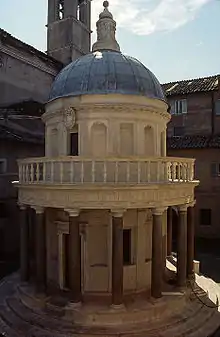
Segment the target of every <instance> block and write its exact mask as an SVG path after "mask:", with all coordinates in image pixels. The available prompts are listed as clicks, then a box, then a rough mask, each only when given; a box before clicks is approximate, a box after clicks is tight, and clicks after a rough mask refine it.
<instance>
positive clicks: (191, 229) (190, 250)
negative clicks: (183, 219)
mask: <svg viewBox="0 0 220 337" xmlns="http://www.w3.org/2000/svg"><path fill="white" fill-rule="evenodd" d="M194 205H195V202H194V203H193V204H190V205H189V207H188V209H187V278H190V277H192V275H193V273H194V266H193V260H194V239H195V224H194V212H195V208H194Z"/></svg>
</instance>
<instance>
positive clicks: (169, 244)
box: [167, 207, 173, 256]
mask: <svg viewBox="0 0 220 337" xmlns="http://www.w3.org/2000/svg"><path fill="white" fill-rule="evenodd" d="M172 226H173V221H172V207H169V208H168V210H167V256H170V255H171V254H172V230H173V228H172Z"/></svg>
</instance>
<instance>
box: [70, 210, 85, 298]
mask: <svg viewBox="0 0 220 337" xmlns="http://www.w3.org/2000/svg"><path fill="white" fill-rule="evenodd" d="M68 250H69V251H68V255H69V256H68V262H69V266H68V269H69V270H68V278H69V282H68V283H69V287H70V291H71V297H72V302H74V303H79V302H81V300H82V294H81V238H80V228H79V217H78V216H70V217H69V244H68Z"/></svg>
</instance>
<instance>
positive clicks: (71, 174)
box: [70, 160, 74, 184]
mask: <svg viewBox="0 0 220 337" xmlns="http://www.w3.org/2000/svg"><path fill="white" fill-rule="evenodd" d="M73 164H74V161H73V160H71V162H70V182H71V184H72V183H73V177H74V166H73Z"/></svg>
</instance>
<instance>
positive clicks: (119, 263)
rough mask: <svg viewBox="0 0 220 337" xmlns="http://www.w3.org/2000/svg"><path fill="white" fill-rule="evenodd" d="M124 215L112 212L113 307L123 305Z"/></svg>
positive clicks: (121, 212)
mask: <svg viewBox="0 0 220 337" xmlns="http://www.w3.org/2000/svg"><path fill="white" fill-rule="evenodd" d="M123 214H124V210H120V211H116V210H112V305H113V306H118V305H122V304H123Z"/></svg>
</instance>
